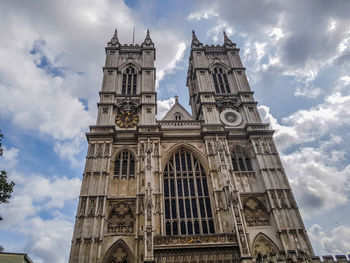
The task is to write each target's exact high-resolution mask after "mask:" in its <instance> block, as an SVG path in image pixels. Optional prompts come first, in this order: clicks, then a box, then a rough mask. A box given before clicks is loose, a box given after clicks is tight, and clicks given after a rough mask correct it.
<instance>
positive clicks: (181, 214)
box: [69, 31, 313, 263]
mask: <svg viewBox="0 0 350 263" xmlns="http://www.w3.org/2000/svg"><path fill="white" fill-rule="evenodd" d="M155 54H156V53H155V47H154V43H153V42H152V39H151V37H150V33H149V31H147V35H146V38H145V40H144V42H143V43H142V44H141V45H139V44H135V45H126V44H125V45H122V44H120V42H119V40H118V35H117V31H115V34H114V36H113V37H112V39H111V40H110V41H109V42H108V46H107V47H106V63H105V66H104V68H103V83H102V90H101V91H100V93H99V94H100V102H99V103H98V104H97V105H98V117H97V122H96V125H92V126H90V132H88V133H87V134H86V136H87V140H88V144H89V147H88V152H87V156H86V164H85V169H84V175H83V179H82V186H81V192H80V197H79V205H78V211H77V216H76V222H75V228H74V234H73V239H72V247H71V252H70V258H69V262H70V263H139V262H157V263H165V262H171V263H175V262H176V263H206V262H208V263H209V262H210V263H218V262H220V263H228V262H247V263H250V262H261V261H262V260H264V259H266V258H271V257H274V258H275V259H276V258H278V259H281V260H285V258H286V255H294V256H297V257H299V258H306V257H309V256H311V255H313V250H312V247H311V244H310V241H309V238H308V236H307V233H306V230H305V227H304V224H303V221H302V219H301V216H300V213H299V210H298V207H297V204H296V202H295V199H294V197H293V193H292V190H291V188H290V185H289V183H288V179H287V177H286V174H285V171H284V169H283V166H282V163H281V160H280V158H279V155H278V152H277V150H276V146H275V144H274V141H273V139H272V135H273V131H272V130H270V129H269V124H268V123H263V122H262V121H261V119H260V116H259V113H258V110H257V102H256V101H255V100H254V97H253V92H252V91H251V89H250V87H249V84H248V81H247V77H246V74H245V68H244V67H243V65H242V62H241V60H240V56H239V49H238V48H237V47H236V44H234V43H233V42H232V41H231V40H230V39H229V38H228V37H227V35H226V34H225V33H224V42H223V44H222V45H210V46H209V45H203V44H202V43H201V42H200V41H199V40H198V39H197V37H196V35H195V33H194V32H193V36H192V43H191V50H190V58H189V66H188V74H187V87H188V90H189V95H190V105H191V109H192V114H190V113H189V112H188V111H186V109H185V108H184V107H183V106H181V105H180V104H179V102H178V100H177V99H176V102H175V104H174V106H173V107H172V108H171V109H170V110H169V112H168V113H167V114H166V115H165V117H164V118H163V119H162V120H157V119H156V114H157V100H156V98H157V93H156V91H155V78H156V69H155V67H154V61H155V59H156V55H155Z"/></svg>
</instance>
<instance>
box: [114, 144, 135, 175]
mask: <svg viewBox="0 0 350 263" xmlns="http://www.w3.org/2000/svg"><path fill="white" fill-rule="evenodd" d="M134 175H135V158H134V155H133V154H132V153H131V152H129V151H127V150H125V151H121V152H120V153H119V154H118V155H117V158H116V159H115V163H114V176H117V177H129V176H134Z"/></svg>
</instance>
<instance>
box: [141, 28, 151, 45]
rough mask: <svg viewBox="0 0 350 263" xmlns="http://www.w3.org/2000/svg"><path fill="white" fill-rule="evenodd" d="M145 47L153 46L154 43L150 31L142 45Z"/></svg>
mask: <svg viewBox="0 0 350 263" xmlns="http://www.w3.org/2000/svg"><path fill="white" fill-rule="evenodd" d="M142 45H143V46H151V45H152V46H153V42H152V39H151V36H150V33H149V30H148V29H147V33H146V38H145V40H144V41H143V43H142Z"/></svg>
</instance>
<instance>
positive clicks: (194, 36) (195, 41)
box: [191, 30, 203, 47]
mask: <svg viewBox="0 0 350 263" xmlns="http://www.w3.org/2000/svg"><path fill="white" fill-rule="evenodd" d="M201 45H203V44H202V43H201V42H199V40H198V38H197V36H196V33H195V32H194V30H192V43H191V46H192V47H194V46H195V47H198V46H201Z"/></svg>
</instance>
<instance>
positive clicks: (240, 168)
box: [232, 148, 253, 172]
mask: <svg viewBox="0 0 350 263" xmlns="http://www.w3.org/2000/svg"><path fill="white" fill-rule="evenodd" d="M232 166H233V170H234V171H236V172H252V171H253V167H252V162H251V160H250V158H249V157H248V156H247V155H246V154H245V152H244V151H243V150H242V149H241V148H237V149H234V150H233V152H232Z"/></svg>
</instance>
